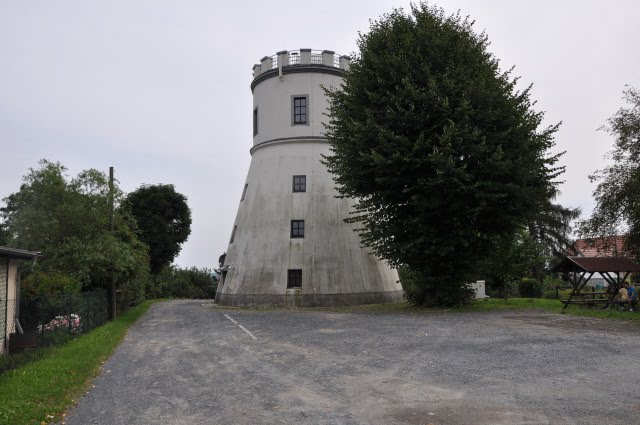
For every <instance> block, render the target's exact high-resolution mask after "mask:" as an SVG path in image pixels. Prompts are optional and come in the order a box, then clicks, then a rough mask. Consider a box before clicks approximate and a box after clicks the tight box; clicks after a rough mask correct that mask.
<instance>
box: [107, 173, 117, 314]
mask: <svg viewBox="0 0 640 425" xmlns="http://www.w3.org/2000/svg"><path fill="white" fill-rule="evenodd" d="M113 197H114V196H113V167H109V231H110V232H111V234H112V235H114V233H115V232H114V225H113V213H114V206H113V202H114V200H113ZM115 318H116V268H115V264H114V265H113V266H112V267H111V320H115Z"/></svg>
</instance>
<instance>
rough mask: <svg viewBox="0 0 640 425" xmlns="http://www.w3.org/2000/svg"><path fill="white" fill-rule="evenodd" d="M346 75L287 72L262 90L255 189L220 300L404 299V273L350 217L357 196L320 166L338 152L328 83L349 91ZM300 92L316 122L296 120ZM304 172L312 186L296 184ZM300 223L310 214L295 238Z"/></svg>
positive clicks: (238, 223) (240, 217)
mask: <svg viewBox="0 0 640 425" xmlns="http://www.w3.org/2000/svg"><path fill="white" fill-rule="evenodd" d="M341 78H342V77H340V76H337V75H334V74H331V73H325V72H320V71H318V72H313V71H309V72H307V71H305V72H300V73H283V75H282V76H275V77H271V78H267V79H264V80H263V81H260V83H259V84H257V85H256V86H255V87H254V108H257V109H258V134H257V135H255V136H254V147H253V148H252V150H251V152H252V159H251V165H250V168H249V173H248V177H247V181H246V192H245V193H244V197H243V199H242V200H241V201H240V206H239V208H238V214H237V217H236V220H235V223H234V227H235V231H234V234H233V242H231V243H230V244H229V247H228V250H227V257H226V261H225V265H226V266H228V271H227V274H226V277H225V279H224V283H223V284H221V285H219V287H218V290H219V293H218V294H217V296H216V300H217V301H219V302H220V303H221V304H228V305H274V306H276V305H279V306H281V305H344V304H366V303H378V302H390V301H399V300H401V299H402V289H401V287H400V284H399V283H398V275H397V273H396V271H395V270H392V269H391V268H389V266H388V265H387V264H386V263H385V262H383V261H380V260H379V259H378V258H376V257H375V256H374V255H372V254H371V252H370V251H369V250H368V249H366V248H363V247H361V246H360V239H359V237H358V235H357V233H355V232H354V227H355V226H354V225H351V224H346V223H344V219H345V218H346V217H348V215H349V212H350V210H351V205H352V204H353V202H352V201H351V200H347V199H337V198H336V195H337V192H336V190H335V189H334V182H333V180H332V177H331V175H330V174H329V172H328V171H327V169H326V167H325V166H324V165H322V163H321V162H320V161H321V159H322V155H327V154H329V153H330V150H329V148H330V146H329V144H328V142H327V140H326V139H325V138H324V126H323V125H322V122H323V120H325V119H326V117H325V116H324V114H325V113H326V111H327V106H328V103H327V99H326V96H325V95H324V92H323V91H322V89H321V86H325V87H330V86H333V87H339V85H340V82H341ZM293 96H308V105H309V106H308V123H307V124H306V125H294V124H293V123H292V118H291V114H292V109H291V108H292V98H293ZM294 175H305V176H306V191H305V192H300V193H298V192H296V193H294V192H293V190H292V182H293V176H294ZM291 220H304V226H305V235H304V238H291V233H290V228H291V227H290V226H291ZM289 269H301V270H302V288H300V289H287V273H288V270H289Z"/></svg>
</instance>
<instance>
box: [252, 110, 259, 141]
mask: <svg viewBox="0 0 640 425" xmlns="http://www.w3.org/2000/svg"><path fill="white" fill-rule="evenodd" d="M257 134H258V108H256V109H254V110H253V135H254V136H256V135H257Z"/></svg>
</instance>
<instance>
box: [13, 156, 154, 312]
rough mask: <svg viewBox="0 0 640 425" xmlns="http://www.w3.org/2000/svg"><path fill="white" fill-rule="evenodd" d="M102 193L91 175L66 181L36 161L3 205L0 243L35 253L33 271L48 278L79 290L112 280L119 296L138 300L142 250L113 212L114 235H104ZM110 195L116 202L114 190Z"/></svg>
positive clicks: (101, 181)
mask: <svg viewBox="0 0 640 425" xmlns="http://www.w3.org/2000/svg"><path fill="white" fill-rule="evenodd" d="M108 193H109V185H108V178H107V177H106V176H105V174H103V173H101V172H99V171H97V170H93V169H90V170H85V171H82V172H81V173H79V174H78V175H77V176H76V177H74V178H71V179H69V178H68V177H67V176H66V168H65V167H64V166H63V165H62V164H60V163H57V162H55V163H54V162H49V161H47V160H41V161H40V162H39V167H37V168H30V169H29V171H28V173H27V174H26V175H25V176H24V177H23V184H22V185H21V186H20V190H19V191H18V192H16V193H13V194H11V195H9V196H8V197H7V198H5V199H4V203H5V205H4V206H3V207H2V208H0V217H2V220H3V227H4V229H5V230H4V232H5V241H4V242H5V243H6V244H8V245H9V246H14V247H18V248H24V249H31V250H36V251H41V252H42V253H43V257H42V258H41V259H40V260H39V262H38V268H39V270H40V271H42V272H45V273H48V274H49V275H52V276H53V275H59V274H61V273H62V274H64V275H68V276H72V277H73V279H75V280H77V281H78V282H80V284H81V286H82V287H84V288H88V287H96V286H101V287H106V288H108V287H109V285H110V282H111V276H113V275H114V274H115V276H116V281H117V283H118V285H119V286H120V288H121V290H123V285H129V286H130V285H134V286H135V288H134V287H131V288H129V287H127V288H128V290H130V291H131V292H133V293H136V294H138V295H141V294H142V291H143V290H144V281H145V279H146V276H147V273H148V255H147V247H146V245H144V244H143V243H142V242H140V241H139V240H138V238H137V237H136V231H137V230H136V223H135V221H134V220H133V218H132V217H131V216H130V215H129V214H127V213H126V211H116V214H115V217H114V228H115V231H114V232H113V233H112V232H110V231H109V197H108ZM115 195H116V196H115V199H116V202H117V201H118V200H119V199H121V192H120V191H119V190H118V189H117V188H116V194H115ZM131 296H132V297H136V296H137V295H135V294H132V295H131ZM129 301H130V300H129Z"/></svg>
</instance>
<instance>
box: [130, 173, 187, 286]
mask: <svg viewBox="0 0 640 425" xmlns="http://www.w3.org/2000/svg"><path fill="white" fill-rule="evenodd" d="M123 208H125V209H128V210H130V211H131V213H132V214H133V216H134V217H135V219H136V221H137V222H138V226H139V228H140V232H141V233H140V239H142V241H143V242H145V243H146V244H147V245H148V246H149V255H150V264H151V273H152V274H154V275H156V274H158V273H159V272H160V270H162V267H163V266H166V265H168V264H170V263H171V262H172V261H173V259H174V258H175V257H176V256H177V255H178V253H180V249H181V246H182V244H183V243H184V242H185V241H186V240H187V238H188V237H189V234H190V233H191V210H190V209H189V206H188V205H187V197H186V196H184V195H182V194H180V193H178V192H176V191H175V188H174V187H173V185H171V184H157V185H143V186H141V187H139V188H138V189H137V190H135V191H134V192H131V193H129V194H128V195H127V197H126V201H125V203H124V205H123Z"/></svg>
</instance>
